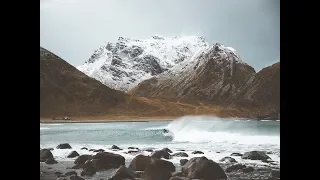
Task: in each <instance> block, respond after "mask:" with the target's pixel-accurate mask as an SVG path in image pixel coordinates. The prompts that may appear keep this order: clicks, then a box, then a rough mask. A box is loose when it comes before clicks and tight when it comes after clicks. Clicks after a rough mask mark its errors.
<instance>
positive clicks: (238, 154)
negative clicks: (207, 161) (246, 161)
mask: <svg viewBox="0 0 320 180" xmlns="http://www.w3.org/2000/svg"><path fill="white" fill-rule="evenodd" d="M230 156H243V154H241V153H232V154H231V155H230Z"/></svg>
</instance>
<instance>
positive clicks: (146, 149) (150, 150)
mask: <svg viewBox="0 0 320 180" xmlns="http://www.w3.org/2000/svg"><path fill="white" fill-rule="evenodd" d="M153 149H154V148H145V149H142V151H147V152H153Z"/></svg>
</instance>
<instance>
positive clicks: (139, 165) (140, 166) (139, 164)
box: [129, 154, 151, 171]
mask: <svg viewBox="0 0 320 180" xmlns="http://www.w3.org/2000/svg"><path fill="white" fill-rule="evenodd" d="M150 162H151V157H149V156H144V155H141V154H140V155H138V156H136V157H134V158H133V159H132V161H131V163H130V165H129V168H131V169H133V170H135V171H144V170H145V168H146V167H147V165H148V164H150Z"/></svg>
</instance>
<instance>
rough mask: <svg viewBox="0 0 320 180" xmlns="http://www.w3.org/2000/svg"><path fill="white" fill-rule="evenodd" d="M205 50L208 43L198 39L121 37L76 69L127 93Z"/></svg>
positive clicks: (184, 37) (97, 51)
mask: <svg viewBox="0 0 320 180" xmlns="http://www.w3.org/2000/svg"><path fill="white" fill-rule="evenodd" d="M206 46H208V43H206V42H205V40H204V39H203V38H202V37H198V36H183V37H160V36H152V37H151V38H149V39H144V40H136V39H128V38H123V37H120V38H119V39H118V42H116V43H108V44H107V45H105V46H102V47H100V48H99V49H97V50H96V51H95V52H94V54H93V55H92V56H91V57H90V59H89V60H88V61H86V62H85V63H84V64H83V65H81V66H78V67H77V68H78V69H79V70H80V71H82V72H83V73H85V74H86V75H88V76H90V77H92V78H95V79H96V80H98V81H100V82H102V83H103V84H105V85H106V86H108V87H111V88H113V89H116V90H121V91H124V92H127V91H128V90H130V89H131V88H133V87H135V86H136V85H138V84H139V83H140V82H142V81H143V80H146V79H150V78H152V77H153V76H155V75H158V74H161V73H163V72H166V71H167V70H168V69H171V68H172V67H174V66H175V65H176V64H178V63H180V62H183V61H184V60H186V59H189V58H190V57H191V56H192V55H193V54H195V53H196V52H197V51H198V50H199V49H201V48H203V47H206Z"/></svg>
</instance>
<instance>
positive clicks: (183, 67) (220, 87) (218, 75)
mask: <svg viewBox="0 0 320 180" xmlns="http://www.w3.org/2000/svg"><path fill="white" fill-rule="evenodd" d="M253 75H255V71H254V69H253V68H252V67H251V66H249V65H248V64H246V63H245V62H243V61H242V60H241V58H240V56H239V55H238V54H237V53H236V51H235V50H234V49H233V48H230V47H225V46H223V45H221V44H219V43H216V44H214V45H210V46H207V47H204V48H202V49H200V50H199V51H197V52H196V53H195V54H194V55H193V56H192V57H191V58H189V59H187V60H185V61H184V62H181V63H179V64H177V65H176V66H174V67H173V68H171V69H170V70H168V71H167V72H164V73H163V74H160V75H158V76H155V77H153V78H150V79H148V80H145V81H143V82H141V83H139V85H138V86H136V87H135V88H133V89H131V90H130V91H129V93H130V94H133V95H136V96H144V97H160V98H173V99H175V98H178V99H181V98H183V99H192V100H195V101H202V102H210V103H216V104H226V103H228V102H232V99H233V98H234V97H235V96H236V95H237V94H238V93H239V92H238V90H239V88H240V87H242V85H243V84H244V83H245V82H247V81H248V80H249V78H251V77H252V76H253Z"/></svg>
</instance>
